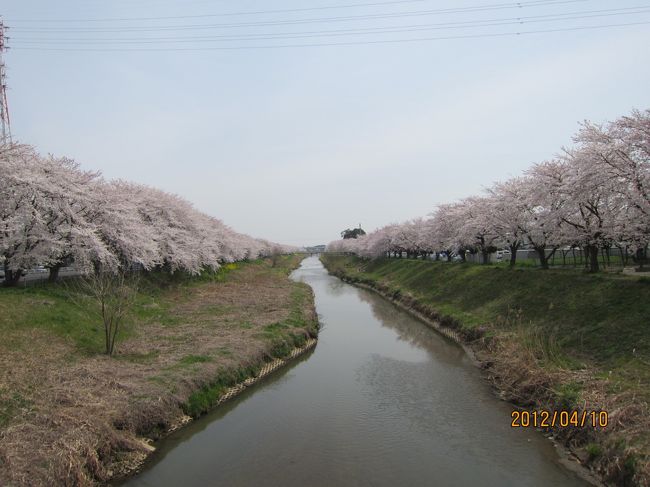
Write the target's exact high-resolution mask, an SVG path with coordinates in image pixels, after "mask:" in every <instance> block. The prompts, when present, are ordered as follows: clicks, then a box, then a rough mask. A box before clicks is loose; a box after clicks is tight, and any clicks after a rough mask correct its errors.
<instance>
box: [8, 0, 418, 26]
mask: <svg viewBox="0 0 650 487" xmlns="http://www.w3.org/2000/svg"><path fill="white" fill-rule="evenodd" d="M427 1H430V0H394V1H390V2H372V3H352V4H344V5H328V6H322V7H304V8H285V9H276V10H249V11H245V12H226V13H220V14H199V15H168V16H161V17H107V18H103V19H97V18H94V19H41V20H38V19H20V18H19V19H12V20H11V21H12V22H30V23H46V22H47V23H59V22H135V21H142V20H172V19H200V18H205V17H235V16H244V15H262V14H276V13H297V12H312V11H318V10H335V9H343V8H360V7H383V6H384V5H400V4H407V3H422V2H427Z"/></svg>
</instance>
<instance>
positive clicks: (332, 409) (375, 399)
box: [124, 257, 588, 487]
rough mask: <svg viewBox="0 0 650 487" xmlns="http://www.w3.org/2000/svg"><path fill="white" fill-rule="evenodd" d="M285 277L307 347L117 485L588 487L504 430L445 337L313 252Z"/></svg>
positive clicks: (541, 445)
mask: <svg viewBox="0 0 650 487" xmlns="http://www.w3.org/2000/svg"><path fill="white" fill-rule="evenodd" d="M292 277H293V278H294V279H296V280H302V281H304V282H306V283H307V284H309V285H310V286H311V287H312V288H313V290H314V293H315V296H316V308H317V311H318V314H319V318H320V321H321V323H322V326H323V329H322V331H321V333H320V338H319V342H318V345H317V346H316V348H315V350H314V351H313V352H310V353H308V354H306V355H303V356H302V357H301V358H299V359H298V360H297V361H295V362H293V363H292V364H291V365H289V366H288V367H286V368H284V369H283V370H280V371H278V372H276V373H274V374H273V375H271V376H270V377H269V378H267V379H265V380H263V381H261V382H260V383H259V384H257V385H256V386H253V387H251V388H249V389H248V390H247V391H246V392H244V393H243V394H242V395H241V396H239V397H238V398H236V399H234V400H232V401H231V402H228V403H226V404H224V405H223V406H221V407H219V408H217V410H215V411H214V412H213V413H212V414H209V415H207V416H205V417H203V418H201V419H199V420H198V421H195V422H194V423H192V424H190V425H189V426H187V427H186V428H184V429H182V430H180V431H178V432H176V433H175V434H173V435H171V436H170V437H168V438H167V439H165V440H164V441H163V442H161V444H160V445H158V451H157V452H156V453H155V454H154V457H153V458H152V460H151V462H149V463H148V464H147V466H146V468H145V469H144V470H143V471H142V472H141V473H140V474H139V475H137V476H135V477H133V478H131V479H130V480H129V481H127V482H126V483H125V484H124V485H127V486H129V487H142V486H156V487H161V486H190V487H191V486H197V487H198V486H201V487H205V486H229V487H230V486H257V485H259V486H323V487H325V486H327V487H333V486H391V487H393V486H499V487H502V486H510V485H512V486H547V485H548V486H580V485H588V484H586V483H585V482H584V481H583V480H581V479H579V478H578V477H577V476H576V474H574V473H573V472H572V471H570V470H568V469H567V468H565V467H564V466H563V465H562V463H561V462H560V457H559V455H558V454H557V452H556V450H555V448H554V447H553V445H552V444H551V443H550V441H549V440H547V439H546V438H544V437H543V436H542V435H541V434H540V433H538V432H535V431H530V430H523V429H513V428H511V427H510V411H511V406H509V405H508V404H506V403H504V402H502V401H499V400H498V399H497V398H496V397H495V395H494V393H493V392H492V391H491V390H490V387H489V385H488V384H487V383H486V382H485V381H484V379H482V377H481V372H480V371H479V370H478V369H477V368H476V367H475V366H473V365H472V363H471V361H470V359H469V358H468V357H467V356H466V355H465V353H464V352H463V350H462V349H461V348H460V347H458V346H457V345H456V344H454V343H452V342H450V341H449V340H447V339H446V338H444V337H442V336H440V335H439V334H437V333H436V332H435V331H433V330H431V329H429V328H427V327H426V325H424V324H422V323H420V322H419V321H417V320H416V319H414V318H412V317H411V316H410V315H408V314H406V313H405V312H403V311H401V310H399V309H397V308H396V307H395V306H393V305H392V304H391V303H389V302H387V301H385V300H384V299H382V298H381V297H379V296H377V295H375V294H373V293H371V292H369V291H365V290H362V289H358V288H355V287H353V286H350V285H348V284H345V283H343V282H341V281H340V280H339V279H337V278H334V277H332V276H329V275H328V274H327V272H326V271H325V269H324V268H323V266H322V264H321V263H320V262H319V261H318V259H317V258H316V257H310V258H308V259H306V260H305V261H303V264H302V267H301V268H300V269H298V270H296V271H295V272H294V273H293V275H292Z"/></svg>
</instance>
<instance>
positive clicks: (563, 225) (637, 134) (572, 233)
mask: <svg viewBox="0 0 650 487" xmlns="http://www.w3.org/2000/svg"><path fill="white" fill-rule="evenodd" d="M573 140H574V143H575V145H574V146H573V147H571V148H563V149H562V151H561V154H560V155H558V156H557V157H555V158H554V159H552V160H549V161H544V162H541V163H539V164H535V165H534V166H533V167H531V168H530V169H528V170H527V171H525V172H524V174H523V175H522V176H519V177H515V178H512V179H509V180H507V181H505V182H499V183H496V184H494V185H493V186H492V187H490V188H489V189H487V190H486V191H485V193H484V194H482V195H479V196H471V197H468V198H465V199H463V200H460V201H458V202H455V203H448V204H441V205H438V207H437V208H436V209H435V211H434V212H433V213H432V214H431V215H430V216H429V218H418V219H415V220H412V221H408V222H406V223H401V224H392V225H388V226H385V227H383V228H380V229H379V230H376V231H374V232H372V233H369V234H368V235H364V236H360V237H359V238H356V239H344V240H338V241H334V242H331V243H330V244H329V245H328V250H330V251H338V252H350V253H354V254H357V255H359V256H361V257H368V258H375V257H379V256H389V255H391V254H393V255H395V254H397V255H402V253H406V254H407V255H409V256H428V255H430V254H437V255H444V256H446V258H448V259H451V256H452V255H458V256H460V258H462V259H464V258H465V255H466V254H467V253H468V252H470V253H480V254H482V256H483V259H482V261H483V262H485V263H487V262H488V254H489V253H491V252H494V251H495V250H497V249H499V248H503V249H508V250H510V256H511V257H510V259H511V261H510V263H511V265H514V264H515V259H516V256H517V250H518V249H520V248H532V249H535V250H536V251H537V254H538V255H539V260H540V264H541V266H542V267H543V268H547V267H548V260H549V258H550V257H551V256H552V255H553V254H554V253H555V251H556V250H557V249H559V248H566V247H575V248H581V249H583V251H584V253H585V255H586V256H588V262H589V267H590V269H591V270H592V271H597V270H598V254H599V252H600V251H602V250H605V251H608V250H609V249H612V248H619V249H620V250H621V254H622V255H624V256H628V255H630V256H631V257H632V258H633V259H634V260H636V261H641V262H642V261H643V260H644V259H645V258H646V256H647V250H648V243H649V242H650V110H645V111H639V110H634V111H633V112H632V113H631V114H630V115H628V116H624V117H621V118H619V119H617V120H615V121H613V122H609V123H606V124H604V125H598V124H595V123H592V122H588V121H585V122H583V123H582V124H581V126H580V130H579V131H578V133H577V134H576V135H575V136H574V139H573Z"/></svg>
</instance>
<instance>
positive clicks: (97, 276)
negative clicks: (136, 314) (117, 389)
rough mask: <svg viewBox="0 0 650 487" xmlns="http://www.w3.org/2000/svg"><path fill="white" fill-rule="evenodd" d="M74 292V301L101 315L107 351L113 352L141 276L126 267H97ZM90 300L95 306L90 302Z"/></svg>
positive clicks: (93, 313)
mask: <svg viewBox="0 0 650 487" xmlns="http://www.w3.org/2000/svg"><path fill="white" fill-rule="evenodd" d="M73 287H74V290H73V292H72V293H70V296H71V299H72V301H73V302H74V303H75V304H76V305H77V306H80V307H81V308H82V309H84V310H86V311H87V312H89V314H91V315H94V316H96V317H98V318H99V319H101V321H102V323H103V325H104V339H105V346H106V349H105V352H106V354H107V355H109V356H112V355H113V352H114V351H115V343H116V341H117V338H118V333H119V331H120V329H121V327H122V325H123V323H124V319H125V318H126V317H127V315H128V313H129V311H130V310H131V308H132V307H133V304H134V302H135V299H136V296H137V293H138V282H137V279H136V278H135V277H134V276H132V275H128V274H127V273H126V272H124V271H123V270H119V271H117V272H108V271H101V270H100V271H96V272H93V273H92V274H89V275H87V276H84V277H83V278H81V279H79V280H78V281H77V282H76V283H75V284H74V285H73ZM88 301H91V302H93V304H94V306H87V303H88Z"/></svg>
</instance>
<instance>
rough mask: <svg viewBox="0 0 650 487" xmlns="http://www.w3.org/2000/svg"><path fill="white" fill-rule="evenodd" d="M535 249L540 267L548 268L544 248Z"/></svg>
mask: <svg viewBox="0 0 650 487" xmlns="http://www.w3.org/2000/svg"><path fill="white" fill-rule="evenodd" d="M535 251H536V252H537V255H538V256H539V265H540V266H542V269H544V270H547V269H548V259H547V258H546V249H545V248H544V247H535Z"/></svg>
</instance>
